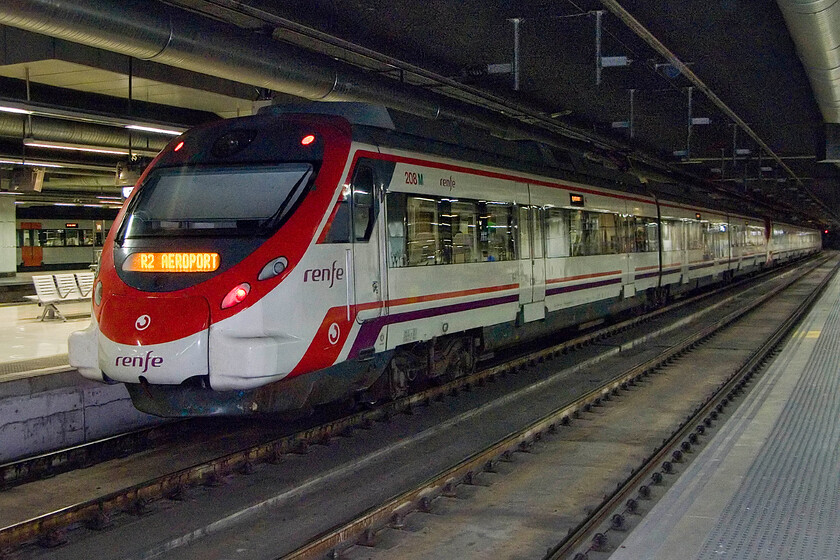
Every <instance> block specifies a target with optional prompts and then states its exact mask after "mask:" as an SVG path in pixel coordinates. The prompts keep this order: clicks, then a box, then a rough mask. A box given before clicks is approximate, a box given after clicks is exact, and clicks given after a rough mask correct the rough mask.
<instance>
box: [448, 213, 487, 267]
mask: <svg viewBox="0 0 840 560" xmlns="http://www.w3.org/2000/svg"><path fill="white" fill-rule="evenodd" d="M476 214H477V212H476V206H475V203H474V202H465V201H452V202H451V207H450V211H449V216H450V220H451V224H452V226H451V227H452V262H453V263H456V264H457V263H471V262H478V261H479V260H480V258H479V253H478V227H477V224H476V217H477V216H476Z"/></svg>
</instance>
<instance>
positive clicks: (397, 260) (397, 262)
mask: <svg viewBox="0 0 840 560" xmlns="http://www.w3.org/2000/svg"><path fill="white" fill-rule="evenodd" d="M385 200H386V203H385V205H386V208H387V213H388V266H390V267H391V268H400V267H403V266H408V257H407V254H406V236H405V229H406V224H405V200H406V195H405V194H403V193H388V194H387V195H386V197H385Z"/></svg>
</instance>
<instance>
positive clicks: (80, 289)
mask: <svg viewBox="0 0 840 560" xmlns="http://www.w3.org/2000/svg"><path fill="white" fill-rule="evenodd" d="M32 283H33V284H34V285H35V295H34V296H26V298H27V299H30V300H32V301H35V302H37V303H38V305H39V306H41V307H43V308H44V312H43V313H42V314H41V318H40V320H41V321H43V320H45V319H56V318H58V319H61V320H62V321H66V320H67V318H66V317H65V316H64V315H63V314H62V313H61V311H59V310H58V307H56V304H57V303H63V302H68V301H84V300H86V299H90V296H91V291H92V290H93V274H92V273H87V272H81V273H76V274H73V273H72V272H68V273H65V274H35V275H33V276H32Z"/></svg>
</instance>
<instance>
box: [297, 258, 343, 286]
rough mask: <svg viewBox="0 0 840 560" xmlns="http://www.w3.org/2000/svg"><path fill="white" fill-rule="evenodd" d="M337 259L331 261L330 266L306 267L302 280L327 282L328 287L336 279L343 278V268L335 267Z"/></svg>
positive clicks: (333, 283) (332, 284)
mask: <svg viewBox="0 0 840 560" xmlns="http://www.w3.org/2000/svg"><path fill="white" fill-rule="evenodd" d="M336 264H338V261H333V263H332V268H308V269H306V270H304V271H303V281H304V282H329V283H330V288H332V287H333V286H334V285H335V281H336V280H341V279H342V278H344V269H343V268H340V267H336Z"/></svg>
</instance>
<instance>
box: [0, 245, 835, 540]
mask: <svg viewBox="0 0 840 560" xmlns="http://www.w3.org/2000/svg"><path fill="white" fill-rule="evenodd" d="M818 260H819V261H822V260H824V259H818ZM812 264H813V261H812ZM814 266H816V265H814ZM774 272H779V270H778V269H776V270H774ZM768 274H770V272H769V271H768ZM793 281H794V280H792V281H790V282H787V283H785V284H784V285H783V286H782V287H777V288H776V290H774V291H773V292H771V293H776V291H778V290H779V289H783V288H784V287H785V286H787V285H789V284H790V283H791V282H793ZM731 287H732V286H731V285H729V286H727V287H725V288H723V289H722V290H720V291H723V290H726V289H730V288H731ZM714 293H719V291H717V290H716V291H715V292H712V293H711V294H714ZM711 294H710V293H705V294H701V295H698V296H694V297H692V298H687V299H685V300H682V301H680V302H678V303H676V304H673V305H671V306H668V307H667V308H660V309H657V310H655V311H654V312H652V313H650V314H648V315H645V316H642V317H636V318H632V319H628V320H626V321H622V322H619V323H616V324H614V325H610V326H609V327H606V328H605V329H601V330H598V331H595V332H593V333H589V334H585V335H582V336H580V337H577V338H574V339H571V340H568V341H564V342H563V343H560V344H557V345H553V346H551V347H549V348H545V349H541V350H538V351H536V352H532V353H529V354H527V355H525V356H520V357H517V358H514V359H512V360H508V361H506V362H504V363H502V364H498V365H495V366H492V367H489V368H486V369H484V370H482V371H480V372H476V373H473V374H471V375H468V376H465V377H461V378H458V379H456V380H454V381H451V382H449V383H446V384H443V385H440V386H437V387H431V388H429V389H426V390H424V391H421V392H419V393H416V394H412V395H408V396H406V397H403V398H401V399H397V400H394V401H391V402H388V403H385V404H384V405H382V406H380V407H377V408H376V409H373V410H368V411H363V412H359V413H356V414H353V415H350V416H347V417H344V418H341V419H339V420H335V421H332V422H329V423H327V424H323V425H320V426H315V427H312V428H309V429H306V430H303V431H301V432H298V433H296V434H292V435H289V436H284V437H282V438H278V439H275V440H272V441H268V442H264V443H261V444H257V445H255V446H251V447H249V448H246V449H242V450H240V451H237V452H234V453H229V454H227V455H224V456H222V457H218V458H216V459H213V460H210V461H206V462H202V463H199V464H196V465H193V466H191V467H187V468H184V469H181V470H178V471H176V472H173V473H168V474H165V475H161V476H158V477H155V478H153V479H150V480H148V481H145V482H141V483H138V484H136V485H133V486H130V487H128V488H125V489H121V490H117V491H114V492H111V493H109V494H106V495H103V496H99V497H96V498H93V499H91V500H87V501H83V502H79V503H76V504H72V505H68V506H66V507H63V508H60V509H58V510H56V511H53V512H50V513H47V514H44V515H40V516H37V517H35V518H32V519H29V520H25V521H22V522H20V523H17V524H14V525H11V526H9V527H5V528H0V551H3V550H11V549H15V548H18V547H20V546H22V545H23V544H26V543H30V542H34V541H36V540H46V541H47V542H62V541H63V540H64V539H65V538H66V537H65V536H64V532H65V531H66V530H67V528H69V527H72V526H77V525H80V524H82V525H85V526H88V527H89V528H92V529H100V528H104V527H107V526H109V525H110V519H111V517H112V516H113V515H114V514H115V513H118V512H124V511H129V512H142V511H143V509H144V508H145V507H146V505H147V504H149V503H151V502H153V501H155V500H158V499H162V498H164V497H177V496H180V495H181V494H182V493H183V491H184V490H185V489H186V488H188V487H191V486H197V485H200V484H207V483H213V482H215V481H218V480H220V479H221V478H223V477H224V476H227V475H229V474H231V473H233V472H237V471H238V472H243V473H247V472H250V470H251V468H252V466H253V465H254V464H255V463H259V462H276V461H279V459H280V457H281V456H282V455H284V454H288V453H295V452H301V451H304V450H305V448H306V447H307V446H309V445H312V444H318V443H319V442H326V441H328V440H329V439H330V438H331V437H335V436H337V435H340V434H342V433H345V432H346V431H348V430H352V429H354V428H357V427H363V426H365V425H369V424H370V423H372V422H374V421H378V420H381V419H383V418H387V417H389V416H391V415H394V414H399V413H403V412H406V411H409V410H411V409H412V407H415V406H419V405H423V404H427V403H429V402H430V401H431V400H432V399H435V398H438V397H442V396H445V395H447V394H451V393H454V392H458V391H460V390H462V389H464V388H469V387H471V386H473V385H476V384H480V383H483V382H484V381H485V380H487V379H492V378H494V377H495V376H497V375H503V374H505V373H507V372H510V371H516V370H519V369H522V368H525V367H528V366H529V365H532V364H534V363H536V362H541V361H544V360H546V359H551V358H553V357H556V356H559V355H560V354H563V353H567V352H569V351H570V350H573V349H575V348H579V347H581V346H584V345H587V344H590V343H592V342H594V341H596V340H600V339H603V338H604V337H606V336H610V335H611V334H615V333H617V332H620V331H623V330H626V329H627V328H629V327H631V326H634V325H638V324H640V323H642V322H645V321H648V320H649V319H650V318H651V317H653V316H657V315H660V314H663V313H666V312H668V311H672V310H674V309H676V308H679V307H683V306H685V305H688V304H690V303H693V302H696V301H699V300H702V299H703V298H708V297H710V295H711ZM766 297H768V296H764V298H766ZM718 305H722V303H721V304H718ZM714 307H715V306H709V307H707V308H706V309H705V310H704V311H705V312H708V311H709V310H711V309H714ZM702 336H708V335H706V334H703V335H702ZM686 344H688V345H690V343H688V342H687V343H686ZM614 351H615V352H617V351H618V348H615V349H614ZM610 354H611V351H610V350H606V351H605V352H604V353H602V354H600V355H599V356H598V357H596V358H592V359H590V360H588V361H586V362H581V363H578V364H576V365H575V366H574V368H575V369H580V368H582V367H585V366H586V365H590V364H592V363H594V362H595V361H597V360H598V359H602V358H603V357H605V356H607V355H610ZM667 359H668V358H664V360H667ZM654 361H656V360H655V359H654V360H651V362H648V363H646V364H643V366H640V368H642V369H643V370H644V369H645V368H647V369H651V368H653V367H655V365H653V364H652V362H654ZM659 361H660V362H661V361H663V360H659ZM635 369H638V368H634V371H635ZM635 375H636V376H639V375H641V374H635ZM633 376H634V375H633V374H628V375H626V376H619V377H621V379H619V378H614V379H613V380H611V381H608V382H607V383H606V384H605V385H603V386H602V387H600V388H596V389H593V390H592V391H591V392H590V393H587V395H585V396H584V397H583V399H585V398H586V397H587V396H588V397H591V398H590V399H589V401H590V402H584V403H583V404H578V403H580V402H582V401H581V399H578V400H577V401H575V402H574V403H572V404H570V405H567V406H564V407H563V410H566V411H568V414H567V415H569V414H572V413H574V411H575V410H578V409H579V408H585V407H586V406H587V405H590V406H591V403H595V402H599V400H601V399H605V398H609V395H610V394H611V393H612V392H613V391H617V390H618V389H619V388H621V386H622V384H623V383H629V382H630V381H627V380H626V379H624V378H627V379H631V378H632V377H633ZM551 423H556V422H548V423H547V424H546V427H544V428H539V429H536V428H535V429H532V430H530V431H528V433H529V434H530V435H531V436H534V434H535V433H536V432H541V431H543V430H545V429H547V425H548V424H551ZM555 428H556V426H555ZM534 430H536V432H534ZM512 437H513V438H514V439H517V437H516V436H512ZM537 437H539V436H537ZM522 439H523V437H519V438H518V440H522ZM525 439H527V438H525ZM518 440H517V442H515V444H514V445H512V446H508V447H507V448H505V450H504V451H502V454H504V453H505V452H510V451H515V450H516V449H517V448H518V447H517V446H518V445H519V442H518ZM500 445H501V444H500ZM502 447H504V445H502ZM474 468H475V466H474V465H473V470H474ZM452 476H455V475H452ZM461 478H463V477H461Z"/></svg>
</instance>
